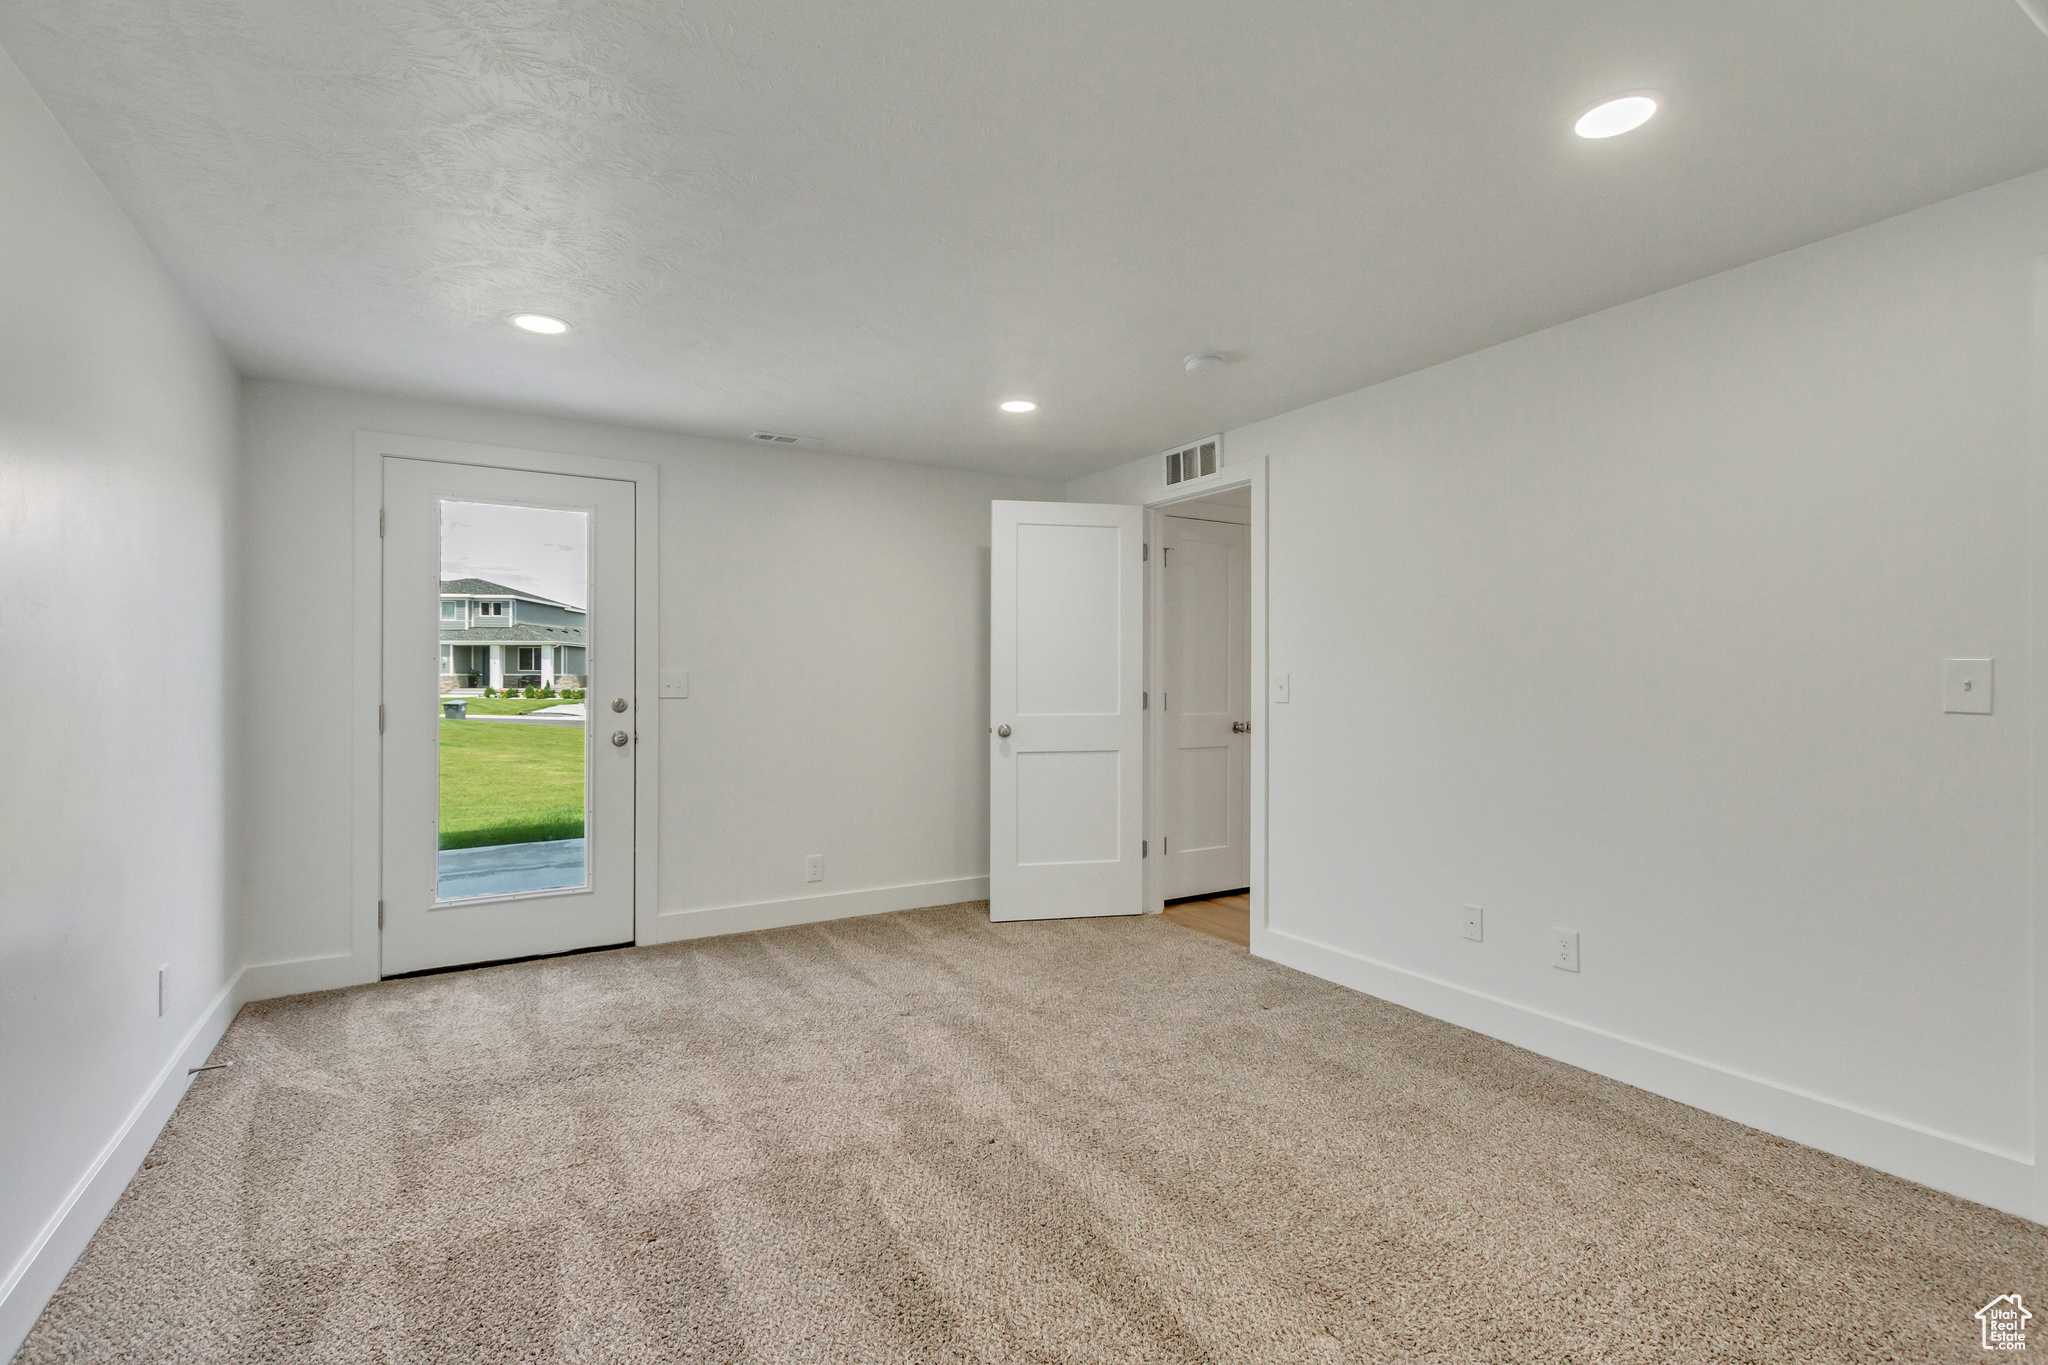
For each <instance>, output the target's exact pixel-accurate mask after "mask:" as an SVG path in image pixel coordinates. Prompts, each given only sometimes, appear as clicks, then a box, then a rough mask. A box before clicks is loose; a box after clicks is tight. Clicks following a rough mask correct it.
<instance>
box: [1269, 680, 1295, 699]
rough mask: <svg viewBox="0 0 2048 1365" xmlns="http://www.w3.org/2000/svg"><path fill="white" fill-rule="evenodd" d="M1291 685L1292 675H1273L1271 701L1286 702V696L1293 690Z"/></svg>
mask: <svg viewBox="0 0 2048 1365" xmlns="http://www.w3.org/2000/svg"><path fill="white" fill-rule="evenodd" d="M1293 684H1294V675H1293V674H1291V673H1275V674H1274V675H1273V700H1274V701H1277V702H1282V703H1284V702H1286V700H1287V694H1288V693H1289V692H1291V691H1293V690H1294V687H1293Z"/></svg>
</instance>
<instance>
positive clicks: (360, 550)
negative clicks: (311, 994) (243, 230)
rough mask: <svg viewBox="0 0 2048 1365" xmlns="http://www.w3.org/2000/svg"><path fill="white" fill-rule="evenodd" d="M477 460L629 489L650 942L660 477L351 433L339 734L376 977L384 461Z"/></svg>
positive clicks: (646, 939)
mask: <svg viewBox="0 0 2048 1365" xmlns="http://www.w3.org/2000/svg"><path fill="white" fill-rule="evenodd" d="M386 457H391V458H395V459H402V460H430V461H434V462H436V463H440V464H469V465H484V466H488V467H491V468H497V469H516V470H521V471H524V472H527V473H533V474H570V475H579V476H582V477H585V478H596V479H616V480H619V481H620V482H623V483H630V484H632V485H633V718H634V733H635V735H636V736H637V740H636V743H635V744H634V746H633V748H634V755H633V941H634V942H635V943H636V944H647V943H653V942H657V941H658V939H657V938H656V937H655V936H654V921H655V917H656V914H657V913H658V906H657V904H656V895H657V893H658V891H659V888H660V886H661V868H660V859H661V852H660V849H661V844H660V831H661V707H660V706H659V704H657V702H656V698H657V697H659V696H660V694H661V688H660V681H661V598H660V593H661V555H660V543H659V537H660V530H661V470H660V467H659V466H658V465H654V464H648V463H642V462H640V461H637V460H613V459H606V458H603V457H600V456H595V455H563V454H557V453H554V452H551V451H542V450H522V449H519V448H517V447H513V446H491V445H479V444H476V443H474V442H470V441H444V440H440V439H437V438H435V437H431V436H400V435H394V434H392V433H389V432H381V431H358V432H357V433H356V438H355V496H354V514H353V519H352V524H351V537H352V539H353V542H354V545H353V549H354V583H353V605H354V613H353V620H352V622H351V625H350V632H349V638H350V645H351V648H350V680H351V683H352V686H351V689H350V698H349V730H350V741H351V761H350V773H351V777H352V779H353V782H352V787H353V790H352V791H351V793H350V820H349V823H350V859H349V954H348V955H349V959H350V975H351V976H352V977H353V978H354V980H355V981H356V982H358V983H361V982H370V981H377V980H380V979H382V976H383V946H384V945H383V934H382V932H381V931H380V930H379V928H378V925H377V902H378V897H379V893H380V892H381V891H382V889H383V880H384V877H383V871H384V851H383V823H384V766H383V757H384V756H383V740H382V734H381V727H380V725H379V710H380V707H381V706H382V705H383V702H384V698H383V687H384V536H383V527H382V514H383V508H384V460H385V459H386Z"/></svg>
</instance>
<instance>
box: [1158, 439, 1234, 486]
mask: <svg viewBox="0 0 2048 1365" xmlns="http://www.w3.org/2000/svg"><path fill="white" fill-rule="evenodd" d="M1222 467H1223V438H1222V437H1221V436H1211V437H1210V438H1209V439H1208V440H1206V441H1197V442H1196V443H1195V444H1193V445H1191V446H1183V447H1182V448H1181V449H1179V450H1169V451H1167V452H1166V481H1167V482H1168V483H1185V482H1187V481H1188V480H1189V479H1199V478H1202V477H1203V476H1205V475H1208V474H1214V473H1215V472H1216V471H1217V470H1219V469H1221V468H1222Z"/></svg>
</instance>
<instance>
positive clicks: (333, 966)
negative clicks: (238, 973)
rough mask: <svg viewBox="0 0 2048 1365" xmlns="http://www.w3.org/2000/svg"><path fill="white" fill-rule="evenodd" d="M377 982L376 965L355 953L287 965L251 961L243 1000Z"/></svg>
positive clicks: (301, 959) (244, 980)
mask: <svg viewBox="0 0 2048 1365" xmlns="http://www.w3.org/2000/svg"><path fill="white" fill-rule="evenodd" d="M376 979H377V967H376V964H375V963H374V962H358V961H357V960H356V957H355V954H353V953H326V954H323V955H322V956H320V957H298V958H292V959H290V960H288V961H284V962H252V963H250V964H249V965H248V966H246V967H244V968H242V1001H243V1003H244V1004H246V1003H248V1002H249V1001H252V1000H275V999H276V998H277V997H278V996H280V995H304V994H306V993H307V992H309V991H333V990H339V989H341V988H342V987H343V986H362V985H367V984H368V983H370V982H372V981H375V980H376Z"/></svg>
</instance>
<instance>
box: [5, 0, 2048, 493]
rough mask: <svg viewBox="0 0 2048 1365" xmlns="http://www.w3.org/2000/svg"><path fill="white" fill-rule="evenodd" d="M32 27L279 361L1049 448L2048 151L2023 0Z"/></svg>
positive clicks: (1803, 235) (181, 256) (610, 406)
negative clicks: (1599, 114)
mask: <svg viewBox="0 0 2048 1365" xmlns="http://www.w3.org/2000/svg"><path fill="white" fill-rule="evenodd" d="M0 43H4V44H5V46H6V47H7V49H8V51H9V52H10V53H11V54H12V55H13V56H14V58H15V59H16V61H17V62H19V64H20V65H21V67H22V68H23V70H24V71H25V72H26V73H27V75H28V77H29V79H30V80H31V82H33V83H34V85H35V86H36V88H37V89H38V90H39V91H41V93H42V94H43V96H44V97H45V99H47V100H48V102H49V104H50V106H51V108H52V109H53V110H54V111H55V112H56V114H57V116H58V118H59V119H60V120H61V121H62V123H63V124H64V126H65V127H66V128H67V129H68V130H69V132H70V133H71V135H72V136H73V137H74V138H75V139H76V141H77V143H78V145H79V146H80V148H81V149H82V150H83V151H84V153H85V155H86V157H87V159H88V160H90V161H91V162H92V164H93V165H94V167H95V168H96V169H97V170H98V171H99V173H100V174H101V175H102V176H103V177H104V178H105V180H106V182H107V184H108V185H109V187H110V188H111V189H112V190H113V192H114V194H115V196H116V197H117V198H118V199H119V200H120V202H121V203H122V205H123V206H124V207H125V208H126V209H127V210H128V212H129V213H130V214H131V215H132V216H133V217H134V219H135V220H136V222H137V223H138V224H139V225H140V226H141V228H142V230H143V232H144V233H145V234H146V235H147V236H148V237H149V239H150V240H151V242H152V243H153V244H154V246H155V247H156V249H157V250H158V252H159V253H160V254H161V255H162V257H163V259H164V260H165V262H166V263H167V264H168V265H169V267H170V268H171V270H172V271H173V272H174V273H175V274H176V275H177V277H178V278H179V279H180V280H181V281H182V282H183V284H184V285H185V286H186V287H187V289H188V290H189V291H190V293H191V295H192V297H193V298H194V299H195V300H196V302H197V303H198V305H199V307H200V308H201V309H202V310H203V312H204V313H205V315H206V316H207V318H208V319H209V320H210V321H211V323H212V324H213V326H214V327H215V329H216V330H217V331H218V333H219V334H220V336H221V337H222V339H223V340H224V342H225V343H226V344H227V346H228V348H229V349H230V351H231V352H232V353H233V355H234V356H235V357H236V359H237V360H238V362H239V363H240V364H241V365H242V366H243V367H244V368H245V369H247V370H248V371H250V372H251V373H255V374H263V375H274V376H281V377H288V378H300V379H310V380H320V381H326V382H333V383H341V384H350V385H358V386H364V387H373V388H379V389H389V390H396V391H402V392H413V393H425V394H434V395H440V396H446V397H454V398H462V399H468V400H474V401H478V402H485V403H494V404H505V405H516V406H523V407H535V408H543V409H548V410H553V411H562V412H570V413H576V414H581V415H588V416H594V417H602V418H608V419H613V420H618V421H625V422H632V423H640V424H646V425H651V426H659V427H667V428H674V429H679V430H684V431H693V432H701V433H706V434H712V435H726V436H744V435H746V434H747V433H748V432H750V431H752V430H754V429H755V428H757V427H759V428H766V429H769V430H774V431H785V432H791V433H795V434H800V435H804V436H814V437H818V438H821V440H822V443H823V444H824V445H825V446H826V447H827V448H830V449H835V450H841V451H846V452H849V453H856V454H868V455H879V456H886V457H890V458H897V459H908V460H919V461H926V462H930V463H935V464H945V465H955V466H961V467H971V468H990V469H1005V470H1012V471H1017V472H1028V473H1038V474H1045V475H1049V476H1054V477H1060V478H1065V477H1070V476H1073V475H1077V474H1080V473H1085V472H1088V471H1091V470H1093V469H1098V468H1102V467H1105V466H1107V465H1110V464H1113V463H1117V462H1120V461H1122V460H1126V459H1129V458H1132V457H1134V456H1137V455H1141V454H1147V453H1150V452H1152V451H1155V450H1159V449H1163V448H1165V447H1167V446H1170V445H1172V444H1174V443H1176V442H1179V441H1183V440H1186V439H1188V438H1190V437H1193V436H1198V435H1202V434H1205V433H1208V432H1211V431H1215V430H1219V429H1222V428H1226V427H1230V426H1234V425H1238V424H1241V423H1244V422H1247V421H1251V420H1255V419H1257V418H1260V417H1264V416H1267V415H1270V414H1272V413H1276V412H1281V411H1285V410H1286V409H1288V408H1292V407H1296V406H1299V405H1301V404H1303V403H1308V402H1312V401H1314V400H1316V399H1319V398H1324V397H1327V396H1329V395H1332V394H1336V393H1341V392H1344V391H1347V390H1349V389H1353V388H1357V387H1359V386H1361V385H1364V384H1367V383H1371V382H1374V381H1377V380H1382V379H1386V378H1390V377H1392V376H1394V375H1398V374H1401V373H1404V372H1406V371H1409V370H1413V369H1417V368H1419V367H1422V366H1425V365H1429V364H1432V363H1434V362H1437V361H1441V360H1445V359H1448V358H1450V357H1453V356H1456V355H1460V354H1463V353H1466V352H1469V351H1473V350H1476V349H1478V348H1480V347H1483V346H1486V345H1489V344H1492V343H1494V342H1498V341H1502V340H1505V339H1507V338H1509V337H1513V336H1517V335H1520V334H1522V333H1525V332H1528V331H1532V330H1534V329H1537V328H1540V327H1543V326H1546V325H1548V324H1551V323H1555V322H1559V321H1562V320H1564V319H1566V318H1570V317H1574V316H1577V315H1580V314H1583V313H1587V312H1591V311H1594V310H1596V309H1599V308H1603V307H1606V306H1609V305H1611V304H1615V303H1619V302H1622V301H1624V300H1627V299H1631V298H1636V297H1640V296H1641V295H1644V294H1647V293H1651V292H1654V291H1656V290H1659V289H1663V288H1667V287H1669V286H1671V285H1675V284H1678V283H1681V282H1683V281H1686V280H1690V279H1695V278H1698V277H1700V276H1702V275H1707V274H1711V273H1713V272H1715V271H1718V270H1722V269H1725V268H1727V267H1729V266H1733V265H1737V264H1740V263H1742V262H1746V261H1750V260H1754V259H1757V258H1759V257H1762V256H1766V255H1769V254H1772V253H1775V252H1778V251H1782V250H1784V249H1786V248H1788V247H1792V246H1796V245H1799V244H1801V243H1804V242H1810V241H1814V240H1817V239H1819V238H1821V237H1825V236H1829V235H1832V234H1834V233H1837V232H1841V231H1843V230H1845V229H1848V228H1852V227H1856V226H1858V225H1861V224H1864V223H1869V222H1873V221H1876V220H1878V219H1881V218H1885V217H1888V216H1891V215H1893V214H1896V213H1899V212H1902V211H1904V210H1907V209H1911V208H1914V207H1916V206H1919V205H1922V204H1927V203H1931V202H1933V201H1935V200H1938V199H1942V198H1946V197H1948V196H1950V195H1954V194H1957V193H1960V192H1962V191H1965V190H1969V189H1973V188H1977V187H1980V186H1983V185H1988V184H1992V183H1994V182H1996V181H1999V180H2003V179H2007V178H2010V177H2012V176H2015V175H2018V174H2021V173H2023V172H2027V171H2031V170H2036V169H2039V168H2041V167H2043V166H2048V38H2044V37H2043V36H2042V34H2041V33H2039V32H2038V31H2036V29H2035V28H2034V26H2033V25H2032V24H2031V23H2029V21H2028V20H2027V18H2026V16H2025V15H2024V14H2022V13H2021V11H2020V9H2019V8H2018V7H2017V6H2016V5H2014V4H2012V3H2011V2H2010V0H1800V2H1799V3H1788V0H1715V2H1713V3H1708V2H1706V0H1691V2H1686V0H1646V2H1644V3H1620V2H1619V0H1604V2H1603V0H1409V3H1405V4H1393V3H1385V2H1384V0H1328V2H1327V3H1299V2H1296V3H1289V2H1288V0H1263V2H1262V3H1244V2H1241V3H1234V4H1220V3H1207V2H1202V0H1123V2H1122V3H1113V2H1105V0H1035V3H1031V4H1008V5H971V4H942V3H937V2H936V0H932V2H930V3H910V2H907V0H863V3H860V4H848V3H843V2H842V3H824V2H823V0H733V2H726V0H719V2H716V3H714V2H712V0H9V3H8V4H7V5H5V6H4V7H0ZM1637 87H1651V88H1656V89H1661V90H1663V91H1666V92H1668V94H1669V95H1670V97H1671V98H1670V105H1669V108H1668V110H1667V112H1666V113H1665V114H1664V115H1662V116H1661V117H1659V118H1658V119H1656V120H1655V121H1653V122H1652V123H1651V124H1650V125H1649V126H1647V127H1646V128H1644V129H1642V130H1641V131H1639V132H1637V133H1633V134H1629V135H1627V136H1624V137H1621V138H1616V139H1614V140H1612V141H1609V142H1600V143H1591V142H1584V141H1581V140H1579V139H1577V138H1575V137H1573V136H1572V135H1571V133H1570V125H1571V121H1572V118H1573V116H1574V115H1575V114H1576V113H1577V112H1578V111H1579V110H1580V109H1581V108H1582V107H1583V106H1585V105H1587V104H1589V103H1591V102H1593V101H1594V100H1595V99H1597V98H1599V97H1601V96H1605V95H1608V94H1612V93H1615V92H1618V91H1623V90H1628V89H1633V88H1637ZM518 309H536V310H540V311H544V312H551V313H557V314H559V315H561V316H562V317H565V318H567V319H569V320H570V321H571V322H572V323H574V324H575V328H576V330H575V331H574V332H572V333H571V334H570V335H569V336H568V337H567V338H564V339H560V340H554V341H549V340H543V339H537V338H532V337H528V336H525V335H523V334H520V333H516V332H513V331H512V330H511V329H509V328H508V327H506V326H505V325H504V323H503V321H502V319H503V316H504V315H505V314H506V313H507V312H510V311H513V310H518ZM1210 350H1213V351H1220V352H1224V353H1225V354H1227V355H1228V356H1230V357H1231V359H1232V361H1233V363H1232V364H1231V365H1229V366H1228V367H1227V368H1226V369H1225V370H1223V371H1222V372H1221V373H1219V374H1216V375H1214V376H1211V377H1209V378H1207V379H1195V378H1190V377H1189V376H1187V375H1186V374H1184V373H1183V372H1182V369H1181V365H1180V360H1181V357H1182V355H1183V354H1185V353H1187V352H1190V351H1210ZM1019 395H1021V396H1027V397H1031V398H1035V399H1037V400H1038V401H1039V402H1040V404H1041V405H1042V406H1041V408H1040V410H1039V411H1038V412H1037V413H1034V414H1032V415H1030V416H1029V417H1025V418H1021V419H1020V418H1012V417H1005V416H1003V415H1002V414H1000V413H998V412H997V411H996V410H995V404H996V403H997V401H998V400H1000V399H1003V398H1009V397H1014V396H1019Z"/></svg>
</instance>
